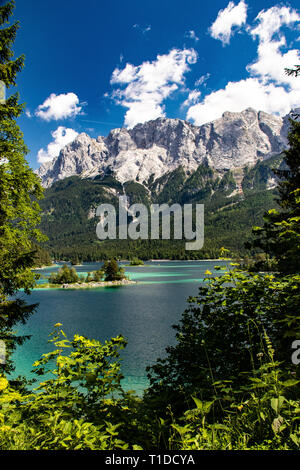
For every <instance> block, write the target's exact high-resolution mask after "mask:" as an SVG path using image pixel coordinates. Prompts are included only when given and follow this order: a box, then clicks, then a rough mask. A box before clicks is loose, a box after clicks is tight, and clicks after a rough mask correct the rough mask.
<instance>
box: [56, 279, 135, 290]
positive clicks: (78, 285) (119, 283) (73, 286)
mask: <svg viewBox="0 0 300 470" xmlns="http://www.w3.org/2000/svg"><path fill="white" fill-rule="evenodd" d="M131 284H137V281H131V280H130V279H122V280H121V281H99V282H81V283H79V282H75V283H74V284H62V285H61V286H60V289H93V288H94V289H95V288H96V287H110V286H127V285H131Z"/></svg>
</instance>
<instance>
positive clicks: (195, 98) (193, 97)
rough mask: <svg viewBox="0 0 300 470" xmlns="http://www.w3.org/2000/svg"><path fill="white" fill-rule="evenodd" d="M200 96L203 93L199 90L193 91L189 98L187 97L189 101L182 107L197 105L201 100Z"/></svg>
mask: <svg viewBox="0 0 300 470" xmlns="http://www.w3.org/2000/svg"><path fill="white" fill-rule="evenodd" d="M200 96H201V91H199V90H192V91H191V92H190V93H189V96H188V97H187V99H186V100H185V101H184V102H183V103H182V107H186V106H190V105H191V104H195V103H197V101H198V100H199V98H200Z"/></svg>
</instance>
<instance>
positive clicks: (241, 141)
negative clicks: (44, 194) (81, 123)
mask: <svg viewBox="0 0 300 470" xmlns="http://www.w3.org/2000/svg"><path fill="white" fill-rule="evenodd" d="M287 128H288V119H287V118H281V117H278V116H273V115H271V114H268V113H265V112H263V111H259V112H257V111H256V110H254V109H252V108H247V109H245V110H244V111H242V112H229V111H227V112H225V113H223V115H222V117H220V118H219V119H216V120H215V121H212V122H209V123H207V124H203V125H202V126H195V125H193V124H191V123H190V122H187V121H184V120H181V119H170V118H165V117H159V118H157V119H155V120H152V121H148V122H145V123H141V124H137V125H136V126H135V127H134V128H132V129H125V128H117V129H112V130H111V131H110V133H109V134H108V136H107V137H101V136H99V137H98V138H97V139H94V138H91V137H90V136H89V135H88V134H86V133H81V134H79V135H78V136H77V137H76V139H75V140H74V141H73V142H71V143H70V144H68V145H67V146H65V147H64V148H63V149H62V150H61V152H60V154H59V156H58V157H56V158H55V159H54V160H52V161H51V162H48V163H46V164H44V165H42V166H41V167H40V168H39V170H37V174H38V175H39V176H40V177H41V179H42V184H43V185H44V186H45V187H49V186H51V184H52V183H53V182H54V181H58V180H61V179H64V178H66V177H68V176H73V175H80V176H81V177H83V178H85V177H86V178H87V177H94V176H96V175H98V174H99V173H103V172H104V173H105V171H106V170H107V169H108V168H110V169H112V170H113V171H114V174H115V176H116V177H117V178H118V179H119V181H121V182H122V183H123V182H125V181H132V180H133V181H139V182H141V183H143V182H147V181H148V180H149V178H150V177H152V179H153V178H154V179H157V178H159V177H160V176H162V175H163V174H165V173H168V172H170V171H173V170H174V169H176V168H177V167H178V166H182V167H183V168H185V169H187V170H189V171H194V170H196V169H197V167H198V166H199V165H200V164H203V163H206V164H208V165H209V166H211V167H212V168H214V169H216V170H219V171H225V170H228V169H235V168H241V167H243V166H253V165H255V163H257V161H259V160H263V159H266V158H269V157H270V156H272V155H274V154H276V153H280V152H281V151H282V150H283V149H284V148H286V146H287V139H286V135H287Z"/></svg>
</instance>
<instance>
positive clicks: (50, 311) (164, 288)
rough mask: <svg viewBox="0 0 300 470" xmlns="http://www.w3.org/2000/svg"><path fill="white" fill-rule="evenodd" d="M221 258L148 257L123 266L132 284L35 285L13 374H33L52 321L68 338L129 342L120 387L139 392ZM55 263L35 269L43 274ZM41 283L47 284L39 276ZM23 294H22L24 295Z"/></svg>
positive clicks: (88, 265) (87, 267)
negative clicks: (30, 313) (31, 311)
mask: <svg viewBox="0 0 300 470" xmlns="http://www.w3.org/2000/svg"><path fill="white" fill-rule="evenodd" d="M222 264H224V261H223V262H221V261H164V262H162V261H153V262H147V263H146V265H145V266H142V267H127V266H124V268H125V270H126V275H128V276H129V277H130V279H132V280H136V281H138V283H137V284H135V285H128V286H120V287H100V288H97V289H84V290H63V289H35V290H34V291H33V292H32V294H31V295H30V296H29V297H28V298H27V301H29V302H30V303H39V308H38V310H37V312H36V313H35V314H34V315H33V316H31V318H29V320H28V321H27V323H26V325H22V326H20V327H19V328H18V333H21V334H28V335H31V339H30V340H29V341H27V342H25V344H24V345H23V346H22V347H20V348H18V349H17V351H16V353H15V354H14V360H15V364H16V374H17V375H18V374H21V375H26V376H27V377H28V376H30V377H33V375H32V374H31V372H30V371H31V369H32V364H33V362H35V361H36V360H37V359H39V358H40V356H41V354H43V353H45V352H47V351H50V350H52V347H51V345H49V343H48V342H47V340H48V335H49V333H50V332H51V331H52V330H53V325H54V324H55V323H62V324H63V330H64V331H65V332H66V334H67V335H68V337H69V338H71V337H72V335H74V334H75V333H78V334H81V335H84V336H87V337H90V338H95V339H98V340H100V341H104V340H106V339H109V338H111V337H114V336H117V335H118V334H122V335H123V336H125V337H126V339H127V340H128V345H127V347H126V348H125V350H124V351H122V356H121V357H122V373H123V375H124V376H125V379H124V381H123V387H124V388H125V389H127V390H128V389H132V390H135V391H136V392H137V393H138V394H140V393H142V391H143V390H144V389H145V388H146V387H147V384H148V381H147V377H146V371H145V368H146V366H147V365H151V364H154V363H155V361H156V359H157V358H158V357H163V356H164V355H165V348H166V347H167V346H168V345H171V344H174V342H175V331H174V330H173V329H172V325H173V324H175V323H178V321H179V320H180V317H181V315H182V313H183V311H184V310H185V308H186V307H187V298H188V297H189V296H193V295H195V294H197V292H198V287H199V285H200V284H201V283H202V282H203V278H204V277H205V271H206V270H210V271H211V272H212V273H215V271H214V266H216V265H222ZM100 266H101V264H99V263H98V264H96V263H85V264H84V265H83V266H77V267H76V270H77V272H78V273H87V272H89V271H95V270H96V269H99V267H100ZM57 269H58V267H52V268H45V269H42V270H39V271H38V272H39V274H41V275H42V276H46V277H47V276H48V275H49V274H50V273H51V272H53V271H56V270H57ZM40 282H41V283H43V282H46V281H45V280H43V279H41V280H40ZM26 297H27V296H26V295H25V294H24V298H26Z"/></svg>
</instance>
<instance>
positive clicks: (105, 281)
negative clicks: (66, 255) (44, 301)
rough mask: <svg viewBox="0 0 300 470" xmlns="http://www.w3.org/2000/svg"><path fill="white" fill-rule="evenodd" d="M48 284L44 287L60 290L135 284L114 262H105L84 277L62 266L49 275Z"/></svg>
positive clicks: (74, 270) (70, 268)
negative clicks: (58, 288)
mask: <svg viewBox="0 0 300 470" xmlns="http://www.w3.org/2000/svg"><path fill="white" fill-rule="evenodd" d="M48 281H49V283H48V284H46V286H45V287H50V288H51V287H53V288H57V287H58V286H60V288H61V289H90V288H96V287H106V286H121V285H128V284H136V281H131V280H130V279H128V278H127V277H126V276H125V271H124V269H123V268H120V267H119V265H118V262H117V261H116V260H114V259H113V260H111V261H105V262H104V264H103V266H102V267H101V268H100V269H98V270H97V271H92V272H89V273H88V274H87V275H86V276H85V275H83V274H81V275H80V274H78V273H77V272H76V269H75V268H74V267H69V266H68V265H67V264H64V265H63V266H62V267H61V268H60V269H59V270H58V272H57V273H53V274H51V276H50V277H49V278H48Z"/></svg>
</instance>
